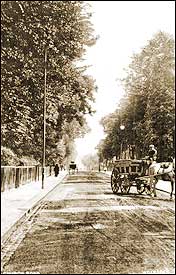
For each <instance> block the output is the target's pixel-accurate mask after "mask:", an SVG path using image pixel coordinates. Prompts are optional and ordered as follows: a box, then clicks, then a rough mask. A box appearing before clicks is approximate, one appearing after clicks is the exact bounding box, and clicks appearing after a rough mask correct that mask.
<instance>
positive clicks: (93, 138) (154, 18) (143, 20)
mask: <svg viewBox="0 0 176 275" xmlns="http://www.w3.org/2000/svg"><path fill="white" fill-rule="evenodd" d="M87 2H88V3H89V4H90V5H91V7H90V11H91V12H92V17H91V23H92V24H93V28H94V33H95V35H98V36H99V39H98V40H97V43H96V44H95V45H94V46H92V47H90V48H88V50H87V52H86V55H85V56H84V59H85V61H84V62H85V64H86V65H91V66H90V68H89V69H88V70H87V73H88V74H89V75H91V76H92V77H93V78H94V79H95V81H96V85H97V86H98V91H97V93H96V94H95V100H96V101H95V103H93V104H92V106H93V108H94V109H95V110H96V113H95V114H94V115H93V116H92V117H91V116H87V117H86V118H87V122H88V125H89V127H90V128H91V132H89V133H88V134H86V135H85V136H84V138H79V139H77V140H76V150H77V155H78V156H77V162H79V161H80V159H81V158H82V157H83V156H84V155H87V154H94V153H95V152H96V149H95V148H96V146H97V145H98V143H99V142H100V140H101V139H103V138H104V137H105V135H104V132H103V128H102V126H101V125H100V123H99V122H100V120H101V118H102V117H104V116H106V115H108V114H109V113H112V112H114V111H115V109H116V108H117V105H118V102H119V100H120V98H121V97H122V95H123V93H124V90H123V89H122V87H121V85H120V82H119V81H118V79H121V78H123V77H124V76H125V71H124V69H125V68H127V67H128V65H129V64H130V62H131V57H132V56H133V54H134V53H138V52H140V51H141V49H142V48H143V47H144V46H145V45H146V44H147V43H148V41H149V40H150V39H152V37H153V35H154V34H155V33H156V32H158V31H165V32H167V33H170V34H172V35H173V36H174V34H175V2H174V1H87Z"/></svg>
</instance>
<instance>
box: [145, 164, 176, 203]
mask: <svg viewBox="0 0 176 275" xmlns="http://www.w3.org/2000/svg"><path fill="white" fill-rule="evenodd" d="M149 176H150V188H152V185H153V193H154V197H156V184H157V182H158V180H159V179H161V180H164V181H170V182H171V192H170V199H172V194H173V191H174V183H175V159H173V161H172V162H162V163H157V162H153V163H152V164H151V165H150V166H149ZM151 190H152V189H151Z"/></svg>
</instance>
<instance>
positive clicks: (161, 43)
mask: <svg viewBox="0 0 176 275" xmlns="http://www.w3.org/2000/svg"><path fill="white" fill-rule="evenodd" d="M174 71H175V63H174V39H173V38H172V36H170V35H168V34H166V33H163V32H158V33H157V34H156V35H155V36H154V37H153V38H152V39H151V40H150V41H149V42H148V44H147V45H146V46H145V47H144V48H143V49H142V51H141V52H140V53H138V54H135V55H134V56H133V58H132V62H131V64H130V65H129V68H128V70H127V77H126V78H124V79H123V80H122V84H123V85H124V89H125V92H126V93H125V95H124V97H123V99H122V101H121V104H120V106H119V107H118V109H117V110H116V111H115V112H114V113H113V114H111V116H109V117H106V118H104V119H103V120H102V125H103V126H104V128H105V131H107V136H106V139H105V140H104V142H103V144H102V148H101V150H102V151H103V152H104V157H106V158H111V157H112V156H115V155H116V156H117V155H119V152H120V150H119V148H120V144H121V143H122V142H123V144H125V146H126V147H124V148H123V149H124V150H126V149H127V147H128V145H135V148H136V156H137V157H142V156H144V155H145V154H147V150H148V146H149V144H154V145H155V146H156V147H157V149H158V160H166V159H167V158H168V157H169V156H174V153H175V145H174V135H175V127H174V125H175V123H174V122H175V86H174V79H175V75H174ZM121 123H123V124H124V125H125V130H124V131H123V132H122V131H120V128H119V126H120V124H121Z"/></svg>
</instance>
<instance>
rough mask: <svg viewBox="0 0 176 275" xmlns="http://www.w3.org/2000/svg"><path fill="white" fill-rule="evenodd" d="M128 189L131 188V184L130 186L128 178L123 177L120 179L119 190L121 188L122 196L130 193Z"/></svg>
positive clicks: (126, 176)
mask: <svg viewBox="0 0 176 275" xmlns="http://www.w3.org/2000/svg"><path fill="white" fill-rule="evenodd" d="M130 187H131V184H130V179H129V176H128V175H124V176H123V177H121V185H120V188H121V192H122V194H128V193H129V191H130Z"/></svg>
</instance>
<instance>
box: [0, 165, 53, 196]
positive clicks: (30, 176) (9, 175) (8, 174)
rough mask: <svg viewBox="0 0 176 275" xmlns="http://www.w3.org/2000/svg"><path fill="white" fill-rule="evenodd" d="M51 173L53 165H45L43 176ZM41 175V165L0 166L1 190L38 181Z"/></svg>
mask: <svg viewBox="0 0 176 275" xmlns="http://www.w3.org/2000/svg"><path fill="white" fill-rule="evenodd" d="M52 174H53V167H52V166H47V167H45V176H46V177H48V176H51V175H52ZM41 177H42V167H41V166H1V192H4V191H5V190H8V189H11V188H18V187H19V186H20V185H23V184H26V183H29V182H32V181H39V180H40V179H41Z"/></svg>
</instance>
